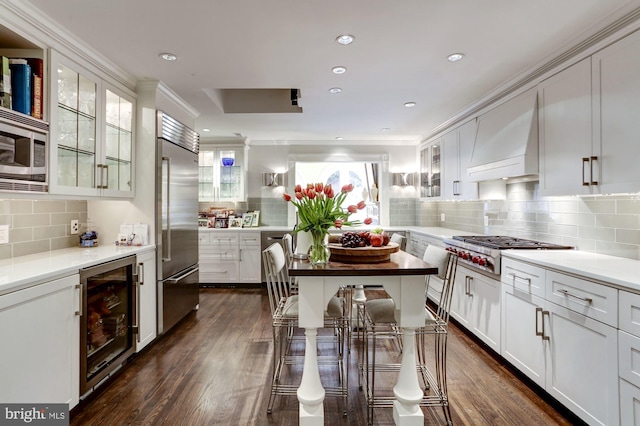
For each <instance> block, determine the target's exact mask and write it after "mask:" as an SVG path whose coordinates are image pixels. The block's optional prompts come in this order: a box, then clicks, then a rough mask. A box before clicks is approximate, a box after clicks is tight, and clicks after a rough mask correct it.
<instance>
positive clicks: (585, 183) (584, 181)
mask: <svg viewBox="0 0 640 426" xmlns="http://www.w3.org/2000/svg"><path fill="white" fill-rule="evenodd" d="M586 163H590V161H589V157H583V158H582V186H589V182H588V181H587V180H586V179H585V178H584V165H585V164H586Z"/></svg>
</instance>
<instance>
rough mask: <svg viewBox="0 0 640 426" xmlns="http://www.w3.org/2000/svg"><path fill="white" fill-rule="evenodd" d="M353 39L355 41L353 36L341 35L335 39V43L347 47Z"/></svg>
mask: <svg viewBox="0 0 640 426" xmlns="http://www.w3.org/2000/svg"><path fill="white" fill-rule="evenodd" d="M355 39H356V38H355V37H354V36H352V35H349V34H343V35H341V36H338V37H337V38H336V42H337V43H338V44H341V45H343V46H347V45H349V44H351V43H353V40H355Z"/></svg>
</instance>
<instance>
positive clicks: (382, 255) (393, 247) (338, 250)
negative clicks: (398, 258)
mask: <svg viewBox="0 0 640 426" xmlns="http://www.w3.org/2000/svg"><path fill="white" fill-rule="evenodd" d="M327 247H329V250H330V251H331V258H330V260H331V261H334V262H344V263H380V262H386V261H388V260H389V258H390V257H391V253H395V252H397V251H398V250H400V246H399V245H398V244H396V243H389V244H387V245H386V246H381V247H372V246H366V247H355V248H351V247H342V245H341V244H339V243H329V244H327Z"/></svg>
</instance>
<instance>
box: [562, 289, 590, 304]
mask: <svg viewBox="0 0 640 426" xmlns="http://www.w3.org/2000/svg"><path fill="white" fill-rule="evenodd" d="M558 293H562V294H564V295H565V296H568V297H573V298H574V299H578V300H584V301H585V302H587V303H588V304H592V303H593V299H592V298H590V297H582V296H576V295H575V294H571V293H569V292H568V291H567V290H565V289H561V290H558Z"/></svg>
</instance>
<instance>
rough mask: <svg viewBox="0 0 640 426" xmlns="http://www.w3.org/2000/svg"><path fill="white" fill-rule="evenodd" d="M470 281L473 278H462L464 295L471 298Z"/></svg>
mask: <svg viewBox="0 0 640 426" xmlns="http://www.w3.org/2000/svg"><path fill="white" fill-rule="evenodd" d="M471 280H473V277H471V276H469V275H467V276H465V278H464V294H466V295H467V296H473V294H471Z"/></svg>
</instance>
